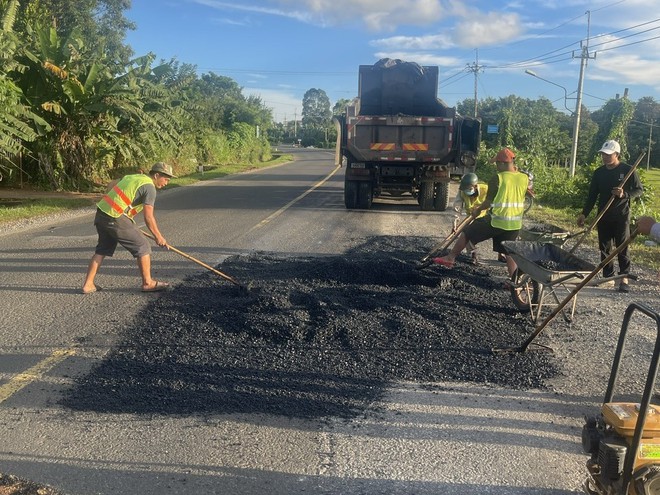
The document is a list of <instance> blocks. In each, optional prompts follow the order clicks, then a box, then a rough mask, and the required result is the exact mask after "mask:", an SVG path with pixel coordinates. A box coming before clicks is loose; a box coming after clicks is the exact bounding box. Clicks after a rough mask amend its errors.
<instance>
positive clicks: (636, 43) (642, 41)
mask: <svg viewBox="0 0 660 495" xmlns="http://www.w3.org/2000/svg"><path fill="white" fill-rule="evenodd" d="M657 39H660V36H655V37H653V38H648V39H645V40H639V41H634V42H632V43H626V44H625V45H619V46H613V47H611V48H601V49H600V50H598V51H599V52H607V51H610V50H616V49H617V48H625V47H626V46H632V45H639V44H640V43H646V42H647V41H653V40H657Z"/></svg>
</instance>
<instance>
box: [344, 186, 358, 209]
mask: <svg viewBox="0 0 660 495" xmlns="http://www.w3.org/2000/svg"><path fill="white" fill-rule="evenodd" d="M359 185H360V183H359V182H358V181H356V180H347V181H344V205H346V208H347V209H349V210H354V209H356V208H357V207H358V193H359V188H358V186H359Z"/></svg>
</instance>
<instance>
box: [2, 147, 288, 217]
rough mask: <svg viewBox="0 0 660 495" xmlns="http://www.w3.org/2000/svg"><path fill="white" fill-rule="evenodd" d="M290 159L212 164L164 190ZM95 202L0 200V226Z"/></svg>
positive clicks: (78, 200) (274, 158) (39, 199)
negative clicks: (0, 201)
mask: <svg viewBox="0 0 660 495" xmlns="http://www.w3.org/2000/svg"><path fill="white" fill-rule="evenodd" d="M291 160H293V157H292V155H273V159H272V160H269V161H266V162H263V163H258V164H246V163H237V164H229V165H219V166H214V167H210V168H207V169H205V170H204V172H195V173H192V174H189V175H185V176H182V177H177V178H176V179H172V180H171V181H170V183H169V185H168V186H167V189H169V188H173V187H181V186H187V185H190V184H194V183H195V182H199V181H203V180H211V179H217V178H220V177H224V176H227V175H231V174H235V173H238V172H245V171H247V170H253V169H259V168H266V167H271V166H273V165H279V164H282V163H286V162H290V161H291ZM96 202H97V199H94V198H88V199H82V198H81V199H70V198H30V199H25V200H20V201H9V200H8V201H3V202H2V203H0V225H2V224H3V223H5V224H6V223H9V222H15V221H18V220H26V219H31V218H38V217H43V216H46V215H52V214H55V213H60V212H62V211H66V210H72V209H76V208H84V207H87V206H91V205H94V204H95V203H96Z"/></svg>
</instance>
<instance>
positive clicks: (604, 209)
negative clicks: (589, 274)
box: [569, 151, 646, 254]
mask: <svg viewBox="0 0 660 495" xmlns="http://www.w3.org/2000/svg"><path fill="white" fill-rule="evenodd" d="M645 154H646V152H645V151H642V154H641V155H639V158H638V159H637V161H635V164H634V165H633V166H632V168H631V169H630V170H629V171H628V173H627V174H626V176H625V177H624V178H623V180H622V181H621V183H620V184H619V187H620V188H623V186H625V185H626V182H627V181H628V179H629V178H630V176H631V175H632V174H633V172H635V169H637V165H639V162H641V161H642V158H644V155H645ZM615 199H616V197H615V196H614V194H612V196H610V199H609V200H608V201H607V204H606V205H605V207H604V208H603V209H602V210H600V212H598V216H596V219H595V220H594V221H593V223H592V224H591V225H590V226H589V228H588V229H587V230H585V231H584V235H583V236H582V237H580V239H578V241H577V242H576V243H575V246H573V247H572V248H571V250H570V251H569V253H570V254H573V253H574V252H575V250H576V249H577V248H578V246H579V245H580V244H582V241H584V240H585V239H586V238H587V235H589V232H591V231H592V230H593V228H594V227H595V226H596V224H597V223H598V222H599V221H600V219H601V218H603V215H605V212H606V211H607V209H608V208H609V207H610V206H612V203H614V200H615Z"/></svg>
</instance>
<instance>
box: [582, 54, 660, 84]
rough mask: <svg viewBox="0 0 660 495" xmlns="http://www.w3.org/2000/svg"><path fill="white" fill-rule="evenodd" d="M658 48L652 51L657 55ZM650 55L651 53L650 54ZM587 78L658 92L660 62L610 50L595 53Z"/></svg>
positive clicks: (642, 56) (638, 55)
mask: <svg viewBox="0 0 660 495" xmlns="http://www.w3.org/2000/svg"><path fill="white" fill-rule="evenodd" d="M659 51H660V48H656V50H654V52H655V53H658V52H659ZM651 53H652V52H651ZM587 77H588V78H590V79H594V80H598V81H608V82H615V83H617V84H641V85H645V86H649V87H651V88H655V89H656V90H660V61H658V58H657V56H656V57H655V59H654V60H652V59H650V58H647V57H645V56H644V55H643V54H638V53H635V52H632V51H630V52H628V53H626V52H622V51H617V50H611V51H607V52H602V53H600V54H598V53H597V55H596V60H594V61H591V62H590V65H589V67H588V69H587Z"/></svg>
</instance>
